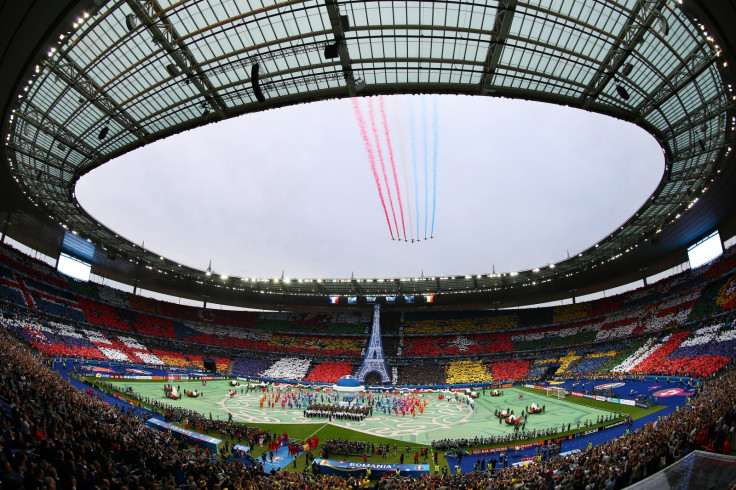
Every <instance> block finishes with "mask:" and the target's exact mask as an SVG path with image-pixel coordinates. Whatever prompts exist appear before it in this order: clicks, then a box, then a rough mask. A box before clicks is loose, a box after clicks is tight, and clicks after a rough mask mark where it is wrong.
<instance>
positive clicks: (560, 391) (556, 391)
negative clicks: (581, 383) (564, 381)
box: [546, 386, 565, 400]
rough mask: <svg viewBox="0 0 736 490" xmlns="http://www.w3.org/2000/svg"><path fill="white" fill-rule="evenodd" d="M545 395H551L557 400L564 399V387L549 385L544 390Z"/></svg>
mask: <svg viewBox="0 0 736 490" xmlns="http://www.w3.org/2000/svg"><path fill="white" fill-rule="evenodd" d="M546 394H547V396H553V397H556V398H558V399H559V400H564V399H565V389H564V388H562V387H560V386H549V387H547V390H546Z"/></svg>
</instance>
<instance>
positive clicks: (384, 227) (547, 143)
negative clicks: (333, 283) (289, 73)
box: [76, 96, 664, 278]
mask: <svg viewBox="0 0 736 490" xmlns="http://www.w3.org/2000/svg"><path fill="white" fill-rule="evenodd" d="M423 97H424V100H422V99H421V97H420V96H391V97H385V98H384V101H383V102H384V105H385V108H386V114H387V121H388V126H389V134H390V136H391V144H392V150H393V153H394V165H395V168H396V170H397V176H398V177H399V190H400V191H401V192H402V200H403V203H402V206H401V208H402V209H403V212H404V214H405V220H404V225H403V226H402V224H401V220H400V214H401V209H400V207H399V204H398V201H397V200H396V198H395V197H394V203H393V204H394V212H395V213H396V216H397V219H396V222H394V220H393V214H392V213H391V209H390V205H389V202H388V194H387V190H386V185H385V181H384V180H383V176H382V173H381V167H380V162H379V160H378V155H377V152H376V148H375V143H373V142H374V140H373V133H372V131H371V126H370V119H369V117H368V115H369V112H367V111H368V110H369V108H368V105H367V104H368V102H367V100H366V99H362V100H361V101H360V107H361V108H362V110H363V117H364V121H365V122H366V125H367V129H368V131H367V137H368V140H369V142H370V143H371V144H373V145H374V146H373V156H374V157H375V165H376V169H377V175H378V176H379V182H380V183H381V186H382V192H383V193H384V201H385V203H386V206H387V211H386V213H385V212H384V209H383V207H382V205H381V200H380V198H379V194H378V189H377V186H376V182H375V179H374V175H373V173H372V170H371V164H370V160H369V156H368V153H367V151H366V147H365V142H364V140H363V138H362V136H361V132H360V128H359V124H358V121H357V118H356V115H355V112H354V108H353V105H352V103H351V101H350V100H341V101H328V102H319V103H312V104H305V105H299V106H295V107H289V108H283V109H277V110H271V111H267V112H264V113H259V114H252V115H246V116H243V117H239V118H234V119H230V120H227V121H223V122H220V123H217V124H210V125H208V126H206V127H204V128H199V129H196V130H192V131H188V132H185V133H183V134H179V135H176V136H174V137H171V138H167V139H165V140H163V141H159V142H157V143H154V144H151V145H148V146H147V147H145V148H143V149H140V150H138V151H135V152H132V153H129V154H127V155H125V156H123V157H121V158H118V159H116V160H114V161H112V162H109V163H107V164H106V165H104V166H102V167H101V168H99V169H97V170H94V171H93V172H91V173H90V174H88V175H87V176H85V177H83V178H82V179H81V180H80V182H79V184H78V185H77V189H76V196H77V198H78V199H79V201H80V203H81V204H82V206H84V208H85V209H86V210H87V211H88V212H89V213H90V214H91V215H92V216H94V217H95V218H96V219H98V220H99V221H102V222H103V223H106V224H107V225H108V226H110V227H111V228H112V229H113V230H115V231H116V232H118V233H119V234H121V235H122V236H125V237H127V238H128V239H130V240H132V241H134V242H136V243H138V244H140V243H141V242H143V241H145V247H146V248H147V249H149V250H152V251H154V252H156V253H158V254H161V255H164V256H166V257H168V258H170V259H173V260H175V261H179V262H181V263H185V264H187V265H190V266H193V267H197V268H200V269H205V268H207V266H208V264H209V262H210V260H211V261H212V269H213V271H215V272H217V273H219V274H228V275H230V276H241V277H261V278H272V277H280V276H281V274H282V271H284V275H285V276H286V277H290V278H299V277H310V278H322V277H350V276H351V275H354V276H355V277H368V278H370V277H417V276H419V275H420V274H422V272H423V273H424V275H425V276H435V275H458V274H466V273H474V274H478V273H490V272H492V270H493V268H494V266H495V270H496V272H511V271H515V270H522V269H529V268H534V267H537V266H543V265H546V264H548V263H552V262H558V261H560V260H563V259H564V258H566V257H567V253H568V251H569V253H570V254H575V253H578V252H580V251H582V250H584V249H585V248H587V247H589V246H591V245H594V244H595V243H596V241H597V240H599V239H601V238H602V237H604V236H605V235H607V234H608V233H609V232H610V231H611V230H613V229H614V228H615V227H617V226H618V225H620V224H622V223H623V222H624V221H625V220H626V219H627V218H628V217H630V216H631V215H632V214H633V213H634V212H635V211H636V210H637V209H638V208H639V207H640V206H641V204H642V203H643V202H644V200H645V199H647V198H648V197H649V196H650V195H651V193H652V191H653V190H654V189H655V187H656V186H657V184H658V182H659V180H660V178H661V175H662V171H663V164H664V160H663V156H662V152H661V150H660V148H659V147H658V145H657V144H656V142H655V141H654V139H653V138H652V137H651V136H650V135H648V134H647V133H645V132H644V131H643V130H642V129H640V128H638V127H635V126H633V125H631V124H629V123H624V122H621V121H618V120H615V119H612V118H609V117H606V116H601V115H596V114H592V113H588V112H584V111H580V110H576V109H570V108H566V107H558V106H552V105H547V104H540V103H532V102H525V101H518V100H506V99H494V98H489V97H467V96H423ZM372 103H373V107H374V114H375V115H376V119H375V121H376V124H377V128H378V131H377V132H378V133H379V136H381V137H382V141H383V142H382V143H381V144H382V145H383V147H382V149H383V151H382V153H383V155H382V156H383V159H384V167H385V168H386V172H387V177H388V179H389V180H388V182H389V187H390V188H391V189H392V190H393V191H394V192H395V184H394V183H393V179H392V175H393V174H392V167H391V165H390V159H389V156H388V154H387V147H386V143H385V137H384V132H383V127H382V126H381V125H380V112H378V110H377V109H378V108H379V107H380V104H379V99H378V98H374V99H373V102H372ZM435 104H436V128H435V126H434V122H435V117H434V114H435V111H434V110H433V109H434V107H435ZM412 128H413V134H414V151H412V144H411V141H412ZM435 135H436V148H437V153H436V174H435V173H434V172H432V169H433V168H434V164H435V159H434V151H433V149H434V144H435ZM425 141H426V146H425ZM425 147H426V148H427V154H426V156H427V158H426V162H427V169H428V173H427V175H426V177H427V180H426V181H425V180H424V179H425V174H424V173H423V169H424V165H425V153H424V148H425ZM412 156H414V159H413V158H412ZM415 161H416V162H417V165H416V169H417V182H418V186H417V187H416V188H415V187H414V180H413V175H414V162H415ZM404 172H406V180H404V179H405V178H404ZM435 175H436V192H434V185H433V184H434V182H435V181H434V176H435ZM425 182H427V184H428V185H426V187H425ZM425 188H426V189H427V190H428V192H426V193H425V191H424V189H425ZM417 190H418V192H416V191H417ZM406 191H408V192H406ZM425 203H427V204H425ZM417 213H419V222H420V229H419V238H424V234H425V232H424V230H425V228H424V220H425V218H424V217H425V216H427V223H428V226H427V228H428V229H430V230H431V223H432V216H434V238H433V239H429V240H423V239H422V240H419V241H416V242H415V243H411V242H408V243H407V242H404V241H392V239H391V234H390V232H389V224H387V221H386V214H388V215H389V222H390V225H391V227H392V231H393V232H394V234H395V231H396V230H395V229H394V228H395V225H394V223H397V224H398V227H399V231H400V233H399V234H400V235H402V238H403V231H402V230H404V229H407V228H408V229H407V231H406V234H407V238H409V239H410V238H411V235H412V234H413V235H414V237H415V238H416V236H417V232H416V225H417V223H416V222H417V220H416V216H417ZM409 216H411V217H412V222H413V226H409V224H410V222H409ZM410 230H413V231H410Z"/></svg>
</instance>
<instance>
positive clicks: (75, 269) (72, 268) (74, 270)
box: [56, 252, 92, 282]
mask: <svg viewBox="0 0 736 490" xmlns="http://www.w3.org/2000/svg"><path fill="white" fill-rule="evenodd" d="M56 270H58V271H59V272H61V273H62V274H64V275H67V276H71V277H73V278H74V279H79V280H80V281H85V282H87V281H89V275H90V272H92V264H89V263H87V262H84V261H83V260H79V259H77V258H75V257H72V256H71V255H67V254H65V253H63V252H62V253H61V254H60V255H59V262H58V265H57V266H56Z"/></svg>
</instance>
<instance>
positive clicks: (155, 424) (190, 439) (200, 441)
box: [146, 418, 222, 455]
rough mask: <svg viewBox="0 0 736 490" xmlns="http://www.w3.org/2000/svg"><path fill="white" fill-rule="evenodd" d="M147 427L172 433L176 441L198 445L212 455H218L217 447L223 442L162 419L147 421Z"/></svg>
mask: <svg viewBox="0 0 736 490" xmlns="http://www.w3.org/2000/svg"><path fill="white" fill-rule="evenodd" d="M146 425H147V426H148V427H152V428H154V429H158V430H160V431H161V432H167V431H171V435H172V436H174V437H175V438H176V439H179V440H182V441H186V443H187V444H192V445H197V446H199V447H200V448H201V449H209V451H210V454H211V455H215V454H217V445H218V444H220V443H221V442H222V440H220V439H216V438H214V437H210V436H206V435H204V434H199V433H197V432H194V431H191V430H187V429H182V428H181V427H177V426H176V425H174V424H170V423H168V422H164V421H163V420H160V419H154V418H151V419H148V420H147V421H146Z"/></svg>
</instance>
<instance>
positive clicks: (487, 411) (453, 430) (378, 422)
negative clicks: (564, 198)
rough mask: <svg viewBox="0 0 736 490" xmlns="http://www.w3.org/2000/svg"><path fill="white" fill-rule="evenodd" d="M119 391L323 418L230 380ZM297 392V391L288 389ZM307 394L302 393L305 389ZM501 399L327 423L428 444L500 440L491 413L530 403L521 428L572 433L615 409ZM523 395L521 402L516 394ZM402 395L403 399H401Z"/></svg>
mask: <svg viewBox="0 0 736 490" xmlns="http://www.w3.org/2000/svg"><path fill="white" fill-rule="evenodd" d="M109 381H110V383H111V384H112V385H113V386H114V387H115V388H116V389H118V390H120V391H124V390H125V389H126V388H128V387H131V388H132V389H133V391H134V392H135V393H137V395H138V396H139V397H142V398H143V399H145V398H146V397H148V398H150V399H151V400H155V401H158V402H160V403H164V404H167V405H171V406H175V407H182V408H186V409H189V410H194V411H196V412H199V413H201V414H202V415H203V416H205V417H208V416H209V415H210V414H211V415H212V418H215V419H219V420H227V419H228V416H229V414H232V417H233V420H234V421H236V422H242V423H244V424H246V425H253V426H258V425H259V424H324V423H325V422H326V420H327V419H325V418H310V417H305V416H304V413H303V409H302V408H298V409H297V408H294V409H289V408H288V407H287V408H281V406H280V405H278V407H277V408H268V407H267V406H266V407H261V404H260V400H261V397H262V396H263V393H262V392H260V391H251V392H247V391H245V390H243V392H242V393H241V387H237V388H232V387H231V386H230V384H229V381H227V380H223V381H208V382H207V385H202V384H201V382H199V381H178V382H174V383H173V384H174V385H177V386H179V387H180V392H181V393H182V395H183V396H182V398H180V399H179V400H171V399H169V398H165V397H164V388H163V387H164V384H165V383H164V382H161V383H151V382H136V381H131V380H113V379H111V380H109ZM229 389H234V390H235V395H234V396H232V397H231V396H230V395H229V394H228V390H229ZM291 389H292V390H296V388H291ZM186 390H190V391H194V390H197V391H199V392H201V393H202V396H201V397H198V398H189V397H187V396H186V394H185V393H184V392H185V391H186ZM305 391H306V389H305ZM503 393H504V394H503V395H502V396H498V397H492V396H490V391H487V392H485V393H484V394H483V395H482V396H480V397H479V398H476V399H475V401H474V403H475V409H474V410H473V409H471V408H470V407H469V406H468V405H466V404H464V403H462V402H460V401H455V400H454V399H452V396H448V394H447V392H443V393H442V394H443V395H444V397H443V399H442V400H440V399H439V398H438V396H439V395H440V393H439V392H433V393H416V394H414V396H418V397H419V398H420V400H422V401H424V400H426V401H427V405H426V407H425V408H424V412H423V413H421V414H420V413H418V412H417V413H416V416H414V417H412V415H411V414H410V413H406V415H403V416H402V415H401V413H399V415H387V414H384V413H382V412H379V411H377V410H374V412H373V416H371V417H366V418H365V419H363V420H361V421H354V420H340V419H336V420H332V421H331V422H329V424H330V425H333V426H338V427H345V428H349V429H351V430H355V431H358V432H364V433H366V434H372V435H375V436H380V437H386V438H390V439H397V440H400V441H404V442H411V443H415V444H430V443H431V442H432V441H433V440H441V439H463V438H464V439H473V438H475V437H476V436H477V437H479V438H485V437H491V436H496V437H497V436H503V435H505V434H509V433H512V432H513V428H512V426H510V425H507V424H506V423H505V422H504V421H501V423H499V419H498V418H497V417H496V416H494V414H493V413H494V410H496V409H498V410H506V409H507V408H508V409H511V410H513V411H514V413H515V414H520V413H521V411H522V410H524V409H525V407H528V406H529V405H531V404H532V403H537V405H539V406H540V407H541V406H545V410H544V412H542V413H538V414H530V415H529V416H528V417H527V424H526V430H527V431H531V430H533V429H537V430H538V431H539V430H544V429H548V428H558V429H562V428H563V424H564V430H565V431H566V430H568V429H567V427H568V425H567V424H570V429H573V430H574V429H576V428H577V423H578V422H580V427H581V428H582V427H583V426H584V422H585V420H586V419H588V420H589V421H590V422H591V423H593V424H594V423H595V422H596V417H598V416H604V415H607V414H610V413H613V411H614V410H616V412H617V411H618V409H617V407H618V405H614V404H611V411H605V410H601V409H597V408H591V407H586V406H583V405H577V404H573V403H568V402H565V401H564V400H559V399H557V398H554V397H547V396H543V395H538V394H535V393H529V392H527V391H523V392H522V391H520V390H516V389H514V388H508V389H504V390H503ZM520 393H523V398H519V394H520ZM404 396H406V395H404Z"/></svg>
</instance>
